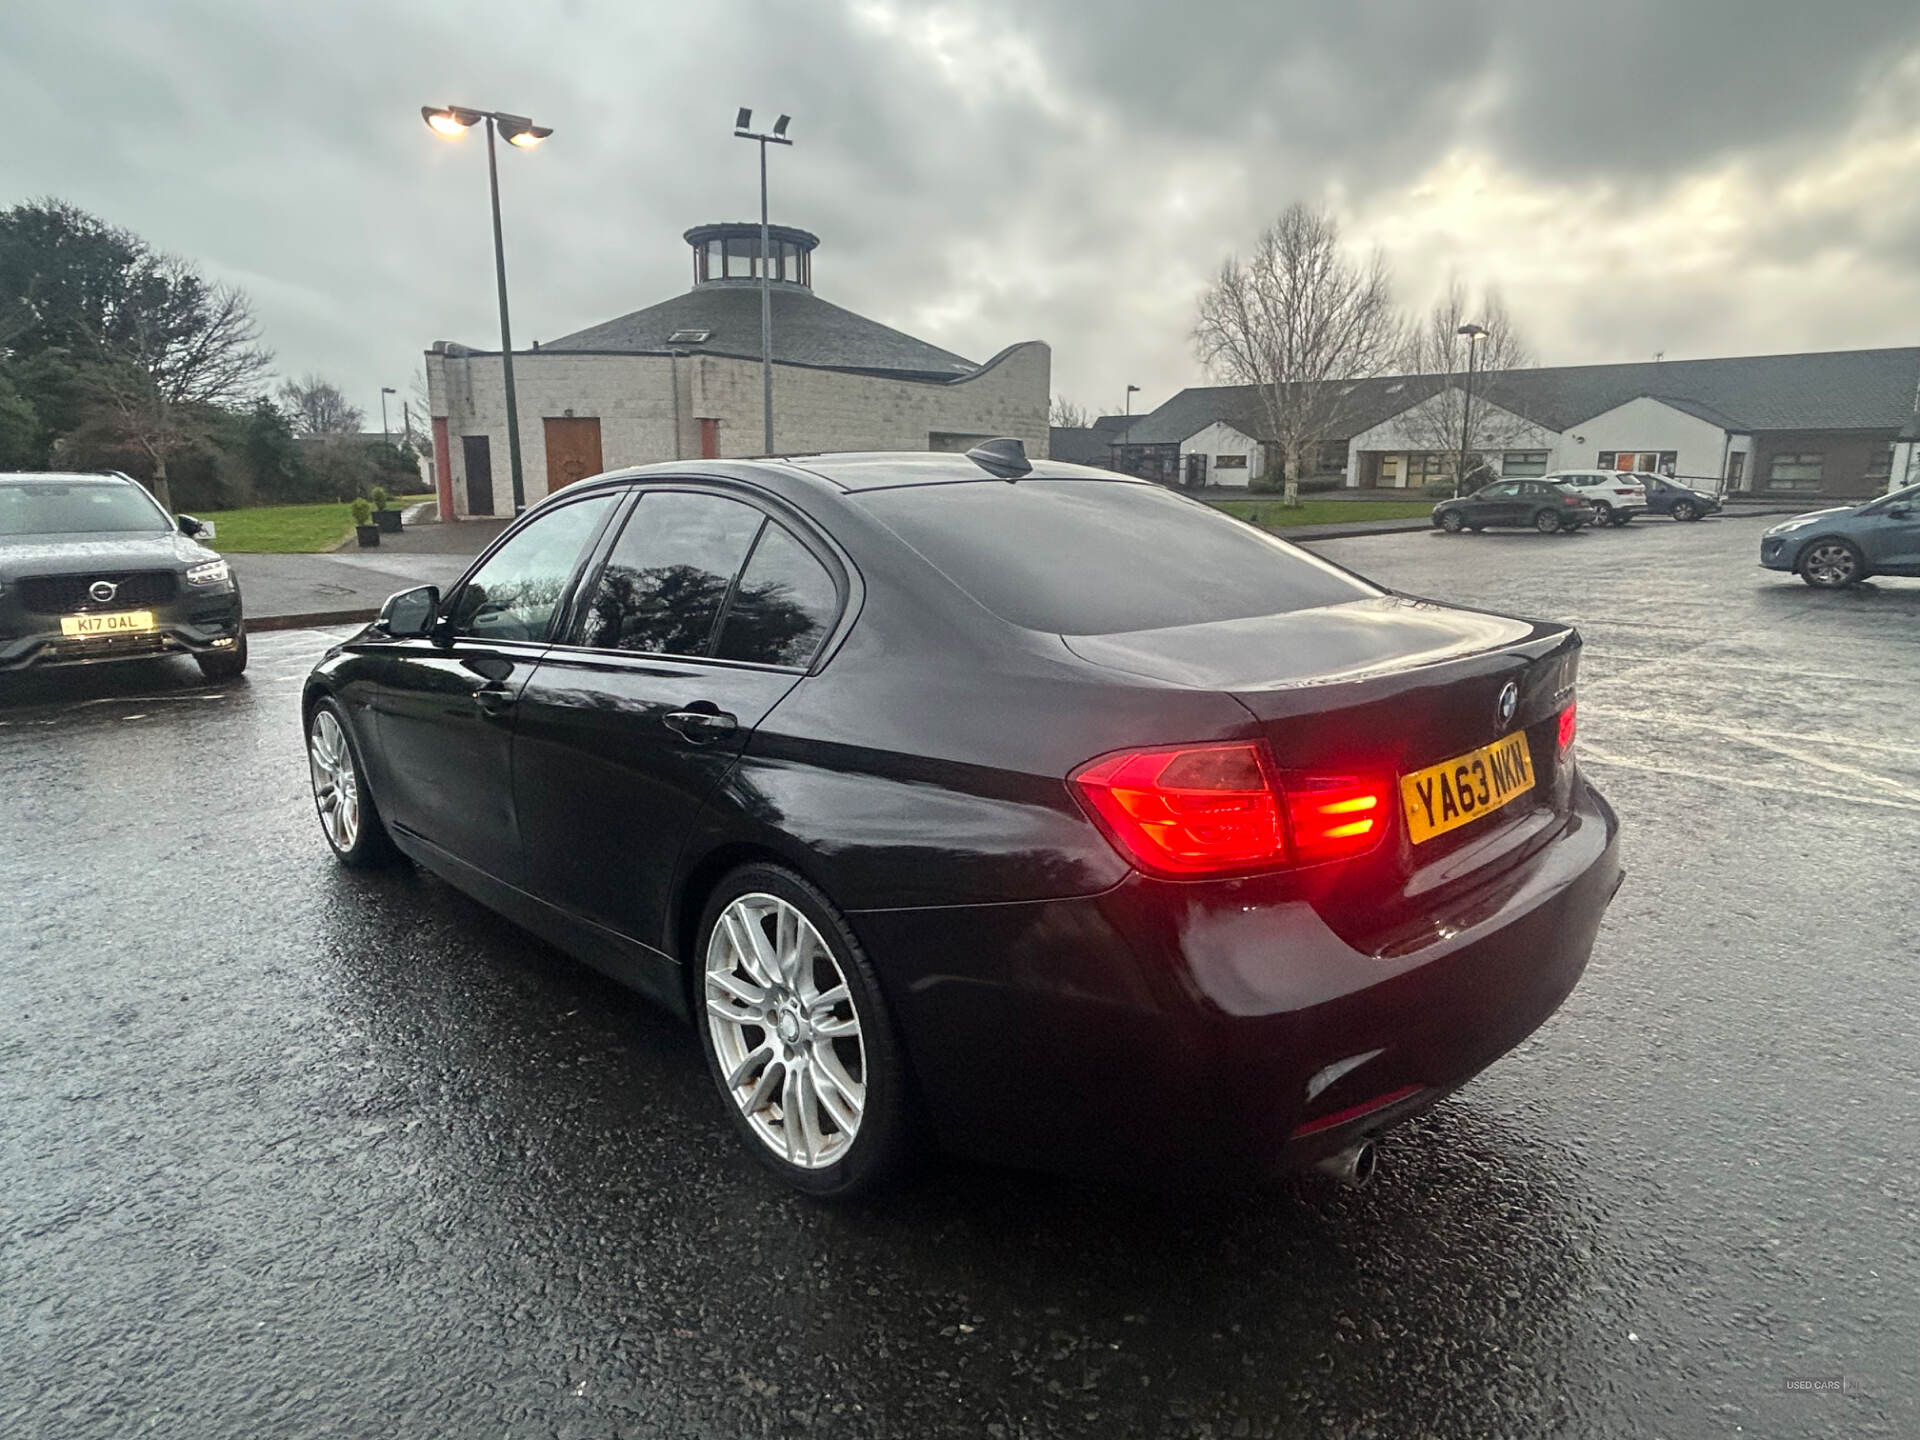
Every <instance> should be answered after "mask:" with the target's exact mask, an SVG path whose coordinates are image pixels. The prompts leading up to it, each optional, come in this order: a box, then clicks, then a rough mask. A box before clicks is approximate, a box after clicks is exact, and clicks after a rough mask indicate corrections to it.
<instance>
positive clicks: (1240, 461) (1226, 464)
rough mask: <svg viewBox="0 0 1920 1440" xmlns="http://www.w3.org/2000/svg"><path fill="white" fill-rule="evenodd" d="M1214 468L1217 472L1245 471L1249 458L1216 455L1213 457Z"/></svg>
mask: <svg viewBox="0 0 1920 1440" xmlns="http://www.w3.org/2000/svg"><path fill="white" fill-rule="evenodd" d="M1213 468H1214V469H1216V470H1244V469H1246V468H1247V457H1246V456H1244V455H1216V456H1214V457H1213Z"/></svg>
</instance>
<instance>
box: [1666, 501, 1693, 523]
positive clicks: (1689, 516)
mask: <svg viewBox="0 0 1920 1440" xmlns="http://www.w3.org/2000/svg"><path fill="white" fill-rule="evenodd" d="M1667 513H1668V514H1669V515H1671V516H1673V518H1674V519H1676V520H1698V519H1699V518H1700V509H1699V507H1698V506H1696V505H1695V504H1694V503H1693V502H1692V501H1691V500H1676V501H1674V502H1673V509H1671V510H1669V511H1668V512H1667Z"/></svg>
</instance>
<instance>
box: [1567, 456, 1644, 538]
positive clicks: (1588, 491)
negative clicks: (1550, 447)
mask: <svg viewBox="0 0 1920 1440" xmlns="http://www.w3.org/2000/svg"><path fill="white" fill-rule="evenodd" d="M1542 478H1544V479H1547V480H1552V481H1555V482H1557V483H1559V484H1561V485H1571V486H1572V487H1573V488H1574V489H1575V490H1576V491H1577V492H1579V493H1580V494H1582V495H1584V496H1586V497H1587V503H1588V504H1589V505H1591V506H1593V526H1594V529H1596V530H1597V529H1599V528H1600V527H1601V526H1602V525H1624V524H1626V523H1627V522H1628V521H1629V520H1631V519H1633V517H1634V516H1636V515H1639V514H1643V513H1644V512H1645V511H1646V508H1647V492H1646V490H1645V489H1644V488H1643V487H1642V486H1641V484H1640V482H1639V481H1638V480H1637V479H1635V478H1634V477H1633V476H1631V475H1626V474H1622V473H1620V472H1618V471H1614V470H1556V471H1555V472H1554V473H1553V474H1551V475H1547V476H1544V477H1542Z"/></svg>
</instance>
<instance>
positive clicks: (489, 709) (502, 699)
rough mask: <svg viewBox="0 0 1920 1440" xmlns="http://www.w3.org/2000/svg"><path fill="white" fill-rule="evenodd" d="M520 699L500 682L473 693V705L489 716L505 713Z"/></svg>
mask: <svg viewBox="0 0 1920 1440" xmlns="http://www.w3.org/2000/svg"><path fill="white" fill-rule="evenodd" d="M519 698H520V697H519V696H518V695H516V694H515V693H514V692H513V691H511V690H509V689H508V688H507V687H506V686H504V685H502V684H500V683H499V682H497V681H496V682H494V683H492V684H488V685H482V686H481V687H480V688H479V689H478V690H476V691H474V692H473V703H474V704H475V705H478V706H479V707H480V709H481V711H482V712H483V713H484V714H487V715H500V714H503V713H505V711H506V709H507V707H508V706H510V705H512V704H513V702H514V701H515V700H517V699H519Z"/></svg>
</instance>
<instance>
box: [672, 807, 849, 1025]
mask: <svg viewBox="0 0 1920 1440" xmlns="http://www.w3.org/2000/svg"><path fill="white" fill-rule="evenodd" d="M756 864H759V865H778V866H779V867H780V868H781V869H783V870H791V871H793V873H794V874H796V875H798V876H799V877H800V878H801V879H802V880H805V881H806V882H807V883H808V884H809V885H812V886H813V887H814V888H815V889H817V890H819V891H820V893H821V894H823V895H828V898H829V899H831V898H832V897H831V895H830V894H829V892H828V891H827V889H826V887H825V886H824V885H822V884H821V883H820V879H819V877H818V876H817V875H815V874H813V873H812V872H811V867H810V866H808V865H807V864H805V863H804V862H802V861H799V860H797V859H796V858H795V857H794V856H792V855H789V854H785V853H783V852H782V851H781V850H779V849H776V848H775V847H774V846H771V845H768V844H765V843H762V842H759V841H754V840H727V841H723V842H722V843H720V844H718V845H715V846H713V847H712V848H710V849H708V850H707V851H706V852H705V853H704V854H702V855H701V856H699V858H698V859H695V860H693V861H692V862H691V863H683V864H682V867H681V873H680V878H679V879H678V880H677V881H676V882H675V884H674V887H673V895H672V897H671V899H670V901H669V904H668V910H667V935H666V940H667V943H668V944H669V945H670V946H671V947H672V951H673V958H674V959H675V960H677V961H679V962H680V979H681V984H682V986H683V988H684V990H685V993H686V996H687V1014H688V1016H689V1017H691V1018H694V1019H698V1017H699V1014H700V1010H699V1006H698V1004H697V1003H696V1002H697V1001H698V999H699V992H698V989H697V988H696V982H697V980H698V977H699V974H700V964H699V956H698V955H697V954H696V953H695V947H696V946H698V944H699V942H700V917H701V916H702V915H704V914H705V913H706V909H707V902H708V901H709V900H711V899H712V898H713V892H714V891H715V890H717V889H719V888H720V882H721V881H723V880H725V879H726V878H727V876H729V875H731V874H732V873H733V872H734V871H736V870H738V869H740V868H741V866H743V865H756Z"/></svg>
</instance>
